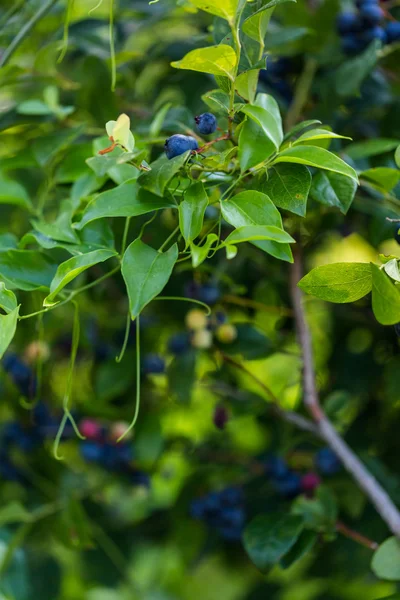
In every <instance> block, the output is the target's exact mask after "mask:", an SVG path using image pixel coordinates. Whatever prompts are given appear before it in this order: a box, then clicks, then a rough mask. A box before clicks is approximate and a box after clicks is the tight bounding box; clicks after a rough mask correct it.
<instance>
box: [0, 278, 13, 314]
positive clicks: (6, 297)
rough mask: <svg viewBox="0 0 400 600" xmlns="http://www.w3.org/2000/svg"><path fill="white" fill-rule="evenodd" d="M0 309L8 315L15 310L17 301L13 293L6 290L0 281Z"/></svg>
mask: <svg viewBox="0 0 400 600" xmlns="http://www.w3.org/2000/svg"><path fill="white" fill-rule="evenodd" d="M0 308H2V309H3V310H4V311H5V312H6V313H10V312H12V311H13V310H14V309H16V308H17V299H16V297H15V294H14V292H11V291H10V290H7V288H6V286H5V285H4V283H3V281H0Z"/></svg>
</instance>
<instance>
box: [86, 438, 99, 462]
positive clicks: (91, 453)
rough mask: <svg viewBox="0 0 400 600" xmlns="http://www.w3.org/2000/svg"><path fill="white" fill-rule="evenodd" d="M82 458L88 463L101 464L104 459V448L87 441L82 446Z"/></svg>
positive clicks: (96, 443)
mask: <svg viewBox="0 0 400 600" xmlns="http://www.w3.org/2000/svg"><path fill="white" fill-rule="evenodd" d="M80 451H81V455H82V458H84V459H85V460H87V461H88V462H100V461H101V460H102V459H103V456H104V452H103V446H102V445H101V444H99V443H98V442H93V441H90V440H85V441H83V442H82V443H81V444H80Z"/></svg>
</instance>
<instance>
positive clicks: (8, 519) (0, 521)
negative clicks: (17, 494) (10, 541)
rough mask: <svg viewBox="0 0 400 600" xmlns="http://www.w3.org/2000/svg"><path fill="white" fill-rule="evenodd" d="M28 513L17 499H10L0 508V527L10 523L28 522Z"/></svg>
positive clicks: (29, 516) (29, 517) (29, 518)
mask: <svg viewBox="0 0 400 600" xmlns="http://www.w3.org/2000/svg"><path fill="white" fill-rule="evenodd" d="M30 520H31V515H30V513H29V512H28V511H27V510H26V509H25V508H24V506H22V504H21V503H20V502H18V501H15V500H12V501H11V502H10V503H8V504H6V505H5V506H3V507H2V508H1V509H0V527H4V525H9V524H10V523H29V521H30Z"/></svg>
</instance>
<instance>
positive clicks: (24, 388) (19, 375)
mask: <svg viewBox="0 0 400 600" xmlns="http://www.w3.org/2000/svg"><path fill="white" fill-rule="evenodd" d="M2 366H3V368H4V370H5V371H6V373H8V375H9V376H10V377H11V379H12V380H13V382H14V384H15V385H16V387H17V388H18V389H19V391H20V393H21V394H22V395H23V396H27V397H33V396H34V395H35V392H36V381H35V377H34V374H33V372H32V370H31V369H30V368H29V367H28V366H27V365H26V364H25V363H24V362H23V361H22V360H21V359H20V358H19V357H18V356H17V355H16V354H8V355H7V356H5V357H4V358H3V361H2Z"/></svg>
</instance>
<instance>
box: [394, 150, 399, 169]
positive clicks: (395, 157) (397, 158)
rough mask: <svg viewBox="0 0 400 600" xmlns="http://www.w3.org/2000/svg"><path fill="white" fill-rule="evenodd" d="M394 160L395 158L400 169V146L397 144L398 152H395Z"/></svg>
mask: <svg viewBox="0 0 400 600" xmlns="http://www.w3.org/2000/svg"><path fill="white" fill-rule="evenodd" d="M394 160H395V163H396V165H397V166H398V167H399V169H400V146H397V148H396V152H395V153H394Z"/></svg>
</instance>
